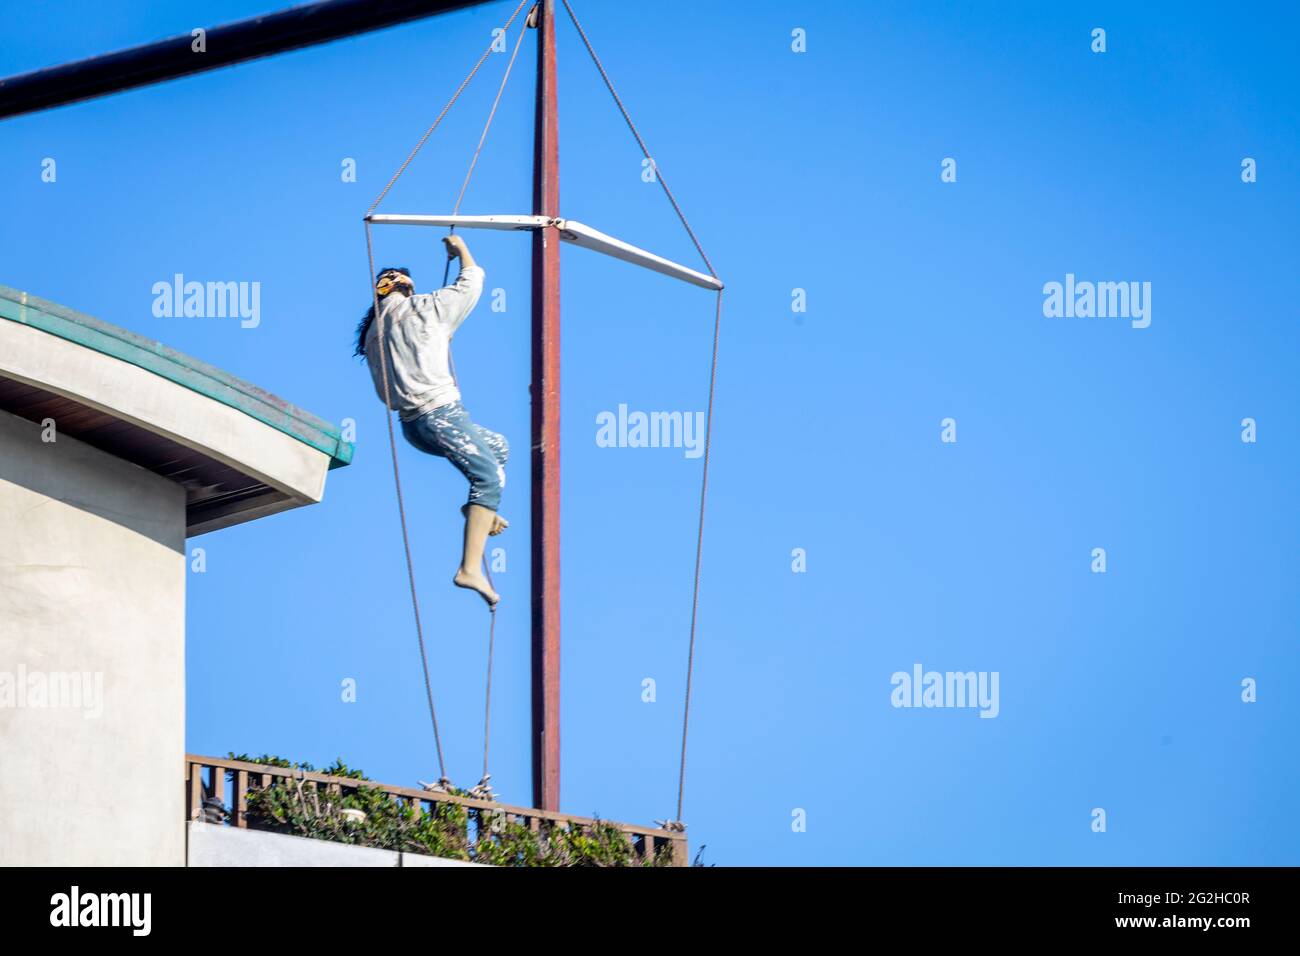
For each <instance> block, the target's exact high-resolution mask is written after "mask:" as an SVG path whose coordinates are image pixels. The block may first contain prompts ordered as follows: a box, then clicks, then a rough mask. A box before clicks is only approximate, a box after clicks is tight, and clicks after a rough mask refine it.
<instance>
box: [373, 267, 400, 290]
mask: <svg viewBox="0 0 1300 956" xmlns="http://www.w3.org/2000/svg"><path fill="white" fill-rule="evenodd" d="M404 278H406V277H405V276H404V275H402V274H401V273H400V272H385V273H384V274H383V275H381V276H380V277H379V281H378V282H376V283H375V291H376V292H378V293H379V294H380V295H388V293H390V292H392V291H393V289H395V288H396V287H397V284H398V283H399V282H400V281H401V280H402V279H404Z"/></svg>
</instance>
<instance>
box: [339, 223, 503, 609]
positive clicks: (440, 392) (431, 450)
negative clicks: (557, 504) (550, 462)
mask: <svg viewBox="0 0 1300 956" xmlns="http://www.w3.org/2000/svg"><path fill="white" fill-rule="evenodd" d="M443 242H444V243H445V244H446V246H447V256H448V258H449V259H459V260H460V274H459V275H458V276H457V277H456V281H455V282H453V283H452V284H451V285H449V286H446V287H445V288H442V289H439V290H438V291H437V292H430V293H424V294H419V295H417V294H416V292H415V283H414V282H413V281H412V279H411V273H410V271H409V270H407V269H404V268H386V269H381V270H380V271H379V274H378V275H377V276H376V277H375V292H376V298H377V301H378V303H379V309H380V317H381V319H382V321H381V322H376V321H375V307H374V305H372V306H371V307H370V309H369V311H368V312H367V313H366V316H365V318H364V319H362V320H361V324H360V325H358V326H357V341H356V352H355V354H356V355H360V356H363V357H364V358H365V359H366V362H367V364H368V365H369V366H370V377H371V379H372V380H373V381H374V385H375V392H376V393H377V394H378V395H379V400H380V401H382V402H385V403H386V404H388V398H387V397H386V396H385V394H384V370H383V367H382V365H381V358H380V352H379V347H380V346H379V330H380V328H381V327H382V328H383V331H384V343H383V348H384V356H385V357H386V358H387V363H388V386H389V390H390V391H391V395H392V401H391V404H389V407H390V408H391V409H392V410H393V411H395V412H397V413H398V417H399V418H400V419H401V421H402V434H403V435H405V436H406V440H407V441H408V442H410V443H411V444H412V445H414V446H415V447H416V448H418V449H420V451H423V452H426V453H428V454H430V455H437V456H438V457H439V458H446V459H447V460H448V461H450V462H451V463H452V464H453V465H455V466H456V468H457V469H459V470H460V472H461V474H463V475H464V476H465V477H466V478H467V479H469V500H468V501H467V502H466V503H465V505H464V506H463V507H462V508H461V512H462V514H464V516H465V541H464V550H463V553H462V556H461V562H460V567H459V568H458V569H457V571H456V576H455V577H454V578H453V579H452V580H453V583H455V585H456V586H457V587H461V588H468V589H470V590H472V591H477V592H478V593H479V594H480V595H481V596H482V597H483V600H484V601H486V602H487V604H488V607H489V608H491V609H492V610H496V606H497V602H498V601H499V600H500V598H499V596H498V595H497V593H496V591H494V590H493V589H492V585H491V584H490V583H489V582H488V580H487V578H486V577H485V576H484V574H483V571H482V570H481V564H482V562H483V549H484V546H485V545H486V542H487V538H488V535H495V534H500V533H501V532H502V531H504V530H505V529H506V527H507V526H508V524H509V523H508V522H507V521H506V520H505V519H504V518H502V517H501V516H500V515H499V514H497V509H498V507H499V506H500V503H501V489H502V488H503V487H504V486H505V480H506V473H505V464H506V458H507V456H508V455H509V452H510V448H509V445H507V444H506V440H505V438H504V437H503V436H501V435H499V434H497V433H496V432H492V431H488V430H487V429H486V428H481V427H479V426H478V425H476V424H474V422H473V421H472V420H471V419H470V416H469V412H467V411H466V410H465V406H464V405H463V404H461V395H460V389H459V388H458V387H457V383H456V373H455V368H454V366H453V365H452V361H451V339H452V336H453V335H455V333H456V330H457V329H458V328H460V325H461V323H462V322H464V321H465V319H467V318H468V317H469V314H470V312H472V311H473V309H474V306H475V305H476V304H477V302H478V299H479V295H480V294H481V293H482V291H483V269H482V268H481V267H480V266H479V265H478V264H477V263H475V261H474V257H473V256H472V255H471V254H470V251H469V248H468V247H467V246H466V245H465V240H463V239H461V238H460V236H456V235H452V236H448V237H447V238H445V239H443Z"/></svg>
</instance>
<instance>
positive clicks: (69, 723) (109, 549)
mask: <svg viewBox="0 0 1300 956" xmlns="http://www.w3.org/2000/svg"><path fill="white" fill-rule="evenodd" d="M3 324H9V323H3ZM74 674H75V675H82V676H81V677H78V678H70V679H68V681H67V682H65V683H64V685H63V687H64V696H63V699H62V700H59V701H49V702H47V704H48V703H51V702H52V703H57V704H59V705H60V706H48V705H47V706H40V705H39V704H40V698H39V691H40V688H41V686H45V687H47V688H48V687H50V686H51V684H52V682H53V681H55V680H56V679H57V678H59V677H60V676H61V675H74ZM20 683H21V684H22V685H24V686H17V685H18V684H20ZM97 684H99V686H101V687H102V699H100V700H96V699H95V697H96V694H95V688H96V685H97ZM78 685H79V686H78ZM77 690H80V691H82V693H81V694H80V695H78V694H76V691H77ZM24 697H25V698H26V699H24ZM184 754H185V496H184V491H183V489H182V488H181V486H180V485H177V484H175V483H173V482H170V481H167V480H166V479H163V478H160V477H158V476H157V475H154V474H152V473H151V472H148V471H145V470H144V469H142V468H139V467H137V466H135V465H131V464H128V463H126V462H124V461H122V460H120V459H118V458H115V457H113V456H111V455H108V454H105V453H103V452H101V451H98V450H96V449H94V448H91V447H90V446H88V445H85V444H82V443H80V442H77V441H76V440H74V439H71V438H66V437H59V438H58V439H57V441H55V442H53V443H46V442H43V441H42V440H41V428H40V427H39V426H37V425H35V424H33V423H31V422H28V421H25V420H23V419H19V418H16V417H14V416H12V415H9V414H7V413H4V412H0V865H76V866H96V865H135V866H149V865H172V866H183V865H184V864H185V824H184V817H185V809H184V802H183V792H182V790H183V788H182V779H183V772H184V771H183V767H184Z"/></svg>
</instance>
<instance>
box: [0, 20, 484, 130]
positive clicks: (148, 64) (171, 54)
mask: <svg viewBox="0 0 1300 956" xmlns="http://www.w3.org/2000/svg"><path fill="white" fill-rule="evenodd" d="M487 2H489V0H322V2H320V3H308V4H304V5H302V6H298V7H291V8H289V9H288V10H281V11H280V12H278V13H270V14H267V15H266V16H263V17H252V18H250V19H248V20H239V21H237V22H235V23H227V24H225V25H223V26H216V27H212V28H210V29H208V30H207V33H206V37H205V42H206V48H207V50H206V52H204V53H196V52H194V50H193V46H192V45H193V43H194V38H193V36H192V35H191V34H189V33H186V34H183V35H181V36H176V37H172V38H170V39H168V40H160V41H158V42H157V43H147V44H145V45H143V46H136V47H131V48H130V49H127V50H119V51H118V52H116V53H108V54H105V55H103V56H96V57H91V58H90V59H88V60H78V61H76V62H73V63H64V64H62V65H60V66H52V67H48V68H46V69H43V70H36V71H35V72H33V73H23V74H20V75H18V76H11V77H9V78H7V79H3V80H0V119H6V118H8V117H10V116H21V115H22V114H24V113H35V112H39V111H41V110H48V109H52V108H54V107H56V106H64V105H65V104H68V103H77V102H80V101H82V100H88V99H93V98H94V97H97V96H104V95H106V94H109V93H117V92H120V91H122V90H129V89H134V88H135V87H138V86H148V85H149V84H151V83H161V82H162V81H164V80H174V79H176V78H177V77H181V76H189V75H191V74H193V73H202V72H205V71H207V70H215V69H218V68H220V67H223V66H230V65H231V64H233V63H242V62H244V61H245V60H253V59H257V58H258V57H264V56H274V55H275V54H277V53H284V52H287V51H289V50H296V49H298V48H300V47H305V46H314V45H315V44H317V43H328V42H329V41H330V40H338V39H341V38H343V37H348V36H353V35H355V34H358V33H367V32H369V31H371V30H379V29H382V28H384V27H391V26H395V25H396V24H399V23H406V22H407V21H410V20H418V19H421V18H423V17H431V16H436V15H437V14H440V13H449V12H451V11H453V10H459V9H462V8H464V7H472V6H478V5H480V4H483V3H487Z"/></svg>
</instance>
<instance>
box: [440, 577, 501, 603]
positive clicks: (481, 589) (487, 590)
mask: <svg viewBox="0 0 1300 956" xmlns="http://www.w3.org/2000/svg"><path fill="white" fill-rule="evenodd" d="M451 581H452V584H454V585H456V587H458V588H468V589H469V590H471V591H477V592H478V593H479V596H480V597H482V598H483V600H484V601H486V602H487V606H488V608H489V609H491V610H496V606H497V604H498V603H499V602H500V600H501V595H499V594H497V592H496V591H493V590H492V585H490V584H488V582H487V578H485V577H483V575H481V574H479V573H478V572H477V571H474V572H467V571H466V570H465V569H464V568H461V569H460V570H459V571H457V572H456V576H455V577H454V578H452V579H451Z"/></svg>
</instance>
